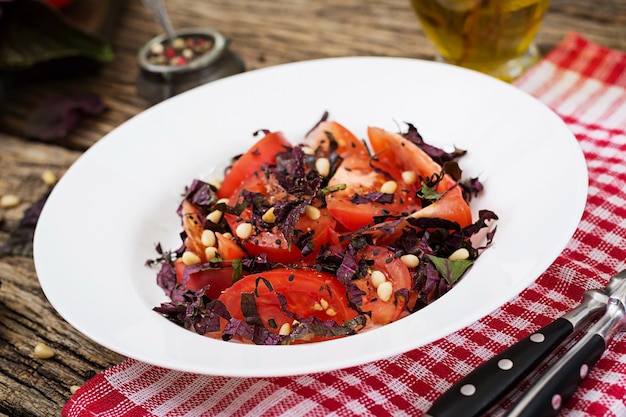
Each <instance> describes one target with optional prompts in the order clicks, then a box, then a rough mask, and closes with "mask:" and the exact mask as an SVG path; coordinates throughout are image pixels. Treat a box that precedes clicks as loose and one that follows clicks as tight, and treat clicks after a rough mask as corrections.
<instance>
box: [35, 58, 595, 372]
mask: <svg viewBox="0 0 626 417" xmlns="http://www.w3.org/2000/svg"><path fill="white" fill-rule="evenodd" d="M325 110H328V111H329V112H330V115H331V118H332V119H334V120H337V121H339V122H340V123H342V124H344V125H345V126H347V127H348V128H349V129H351V130H353V131H354V132H355V133H356V134H357V136H359V137H361V138H364V137H365V130H366V127H367V126H368V125H374V126H378V127H383V128H387V129H390V130H398V125H399V123H402V122H405V121H406V122H412V123H414V124H415V125H416V126H417V127H418V129H419V130H420V132H421V133H422V135H423V136H424V138H425V139H426V140H427V141H428V142H430V143H433V144H435V145H439V146H443V147H447V148H450V147H452V146H453V145H456V146H458V147H460V148H463V149H467V150H468V155H467V156H465V157H464V158H463V159H461V167H462V168H464V174H465V176H479V177H480V179H481V180H482V182H483V183H484V185H485V187H486V192H485V193H484V195H483V196H481V197H480V198H478V199H476V200H474V201H473V208H474V211H475V212H476V211H477V210H478V209H483V208H486V209H490V210H493V211H495V212H496V213H497V214H498V215H499V216H500V221H499V222H498V232H497V234H496V238H495V242H494V244H493V246H492V247H491V248H490V249H488V250H487V251H486V252H485V253H484V254H483V255H482V257H481V258H480V259H479V260H478V262H477V263H476V265H475V266H474V267H473V268H472V269H471V270H470V272H469V273H468V274H467V275H466V276H465V278H464V279H463V280H462V281H461V282H460V283H459V284H458V285H457V286H456V287H455V288H454V289H453V290H452V291H450V292H449V293H448V294H446V295H445V296H444V297H442V298H441V299H440V300H438V301H436V302H435V303H433V304H432V305H430V306H428V307H427V308H424V309H423V310H421V311H419V312H417V313H415V314H413V315H412V316H410V317H408V318H405V319H403V320H400V321H398V322H396V323H393V324H390V325H388V326H384V327H382V328H380V329H376V330H374V331H370V332H365V333H362V334H358V335H355V336H351V337H348V338H343V339H340V340H333V341H327V342H322V343H314V344H308V345H298V346H254V345H246V344H235V343H227V342H222V341H219V340H213V339H209V338H206V337H202V336H199V335H197V334H194V333H192V332H190V331H187V330H184V329H182V328H180V327H177V326H176V325H174V324H172V323H170V322H169V321H168V320H166V319H165V318H163V317H161V316H160V315H158V314H157V313H155V312H153V311H152V308H153V307H154V306H156V305H159V304H160V303H161V302H163V301H166V298H165V296H164V295H163V293H162V291H161V289H160V288H159V287H158V286H157V285H156V283H155V270H152V269H149V268H147V267H145V266H144V262H145V261H146V260H147V259H149V258H154V257H155V251H154V247H155V244H156V243H157V242H161V243H162V244H163V246H164V247H165V248H176V247H178V245H179V243H180V241H179V237H178V234H179V231H180V222H179V219H178V217H177V216H176V214H175V210H176V207H177V205H178V204H179V200H180V197H181V193H182V191H183V188H184V186H185V185H187V184H189V183H190V182H191V180H192V179H193V178H201V179H205V180H208V179H211V178H213V177H215V176H218V175H219V174H220V173H221V172H222V169H223V168H224V167H225V166H226V165H227V164H228V161H229V160H230V157H231V156H233V155H235V154H238V153H241V152H243V151H245V150H246V149H248V148H249V147H250V146H251V145H252V144H253V142H254V141H255V140H256V138H254V137H253V136H252V133H253V132H254V131H256V130H258V129H270V130H282V131H283V132H284V133H285V134H286V135H287V137H289V138H291V140H292V141H294V142H296V141H298V140H299V139H300V138H301V137H302V136H303V135H304V134H305V133H306V132H307V131H308V129H309V128H311V127H312V126H313V125H314V124H315V123H316V122H317V120H318V119H319V117H321V115H322V113H323V112H324V111H325ZM403 127H404V126H403ZM555 181H556V182H557V183H558V186H555V185H554V184H555ZM586 195H587V171H586V165H585V161H584V158H583V155H582V152H581V150H580V149H579V147H578V144H577V142H576V140H575V138H574V137H573V135H572V134H571V133H570V132H569V130H568V129H567V128H566V126H565V125H564V123H563V122H562V121H561V120H560V119H559V118H558V117H557V116H556V115H555V114H553V113H552V112H551V111H550V110H548V109H547V108H546V107H545V106H544V105H542V104H541V103H539V102H538V101H536V100H534V99H533V98H531V97H530V96H528V95H527V94H525V93H523V92H521V91H519V90H517V89H516V88H514V87H512V86H510V85H508V84H505V83H502V82H500V81H497V80H495V79H492V78H489V77H487V76H484V75H481V74H478V73H475V72H471V71H468V70H464V69H460V68H457V67H453V66H448V65H445V64H439V63H434V62H425V61H419V60H411V59H398V58H365V57H363V58H337V59H326V60H317V61H310V62H300V63H293V64H287V65H281V66H277V67H272V68H267V69H262V70H257V71H253V72H248V73H244V74H241V75H237V76H233V77H230V78H227V79H224V80H221V81H216V82H213V83H210V84H208V85H205V86H202V87H200V88H197V89H195V90H192V91H190V92H187V93H185V94H182V95H180V96H177V97H175V98H172V99H170V100H168V101H166V102H163V103H161V104H159V105H156V106H154V107H152V108H150V109H149V110H147V111H145V112H143V113H141V114H139V115H138V116H136V117H134V118H133V119H132V120H130V121H128V122H127V123H124V124H123V125H122V126H120V127H119V128H117V129H115V130H114V131H112V132H111V133H110V134H108V135H107V136H106V137H104V138H103V139H102V140H100V141H99V142H98V143H97V144H96V145H94V146H93V147H92V148H91V149H90V150H88V151H87V152H86V153H85V154H84V155H83V156H82V157H81V158H80V159H79V160H78V161H77V162H76V163H75V164H74V165H73V166H72V167H71V168H70V169H69V171H68V172H67V173H66V175H65V176H64V177H63V178H62V179H61V181H60V182H59V183H58V184H57V186H56V187H55V189H54V191H53V193H52V194H51V195H50V197H49V200H48V202H47V204H46V206H45V208H44V210H43V213H42V214H41V218H40V220H39V224H38V227H37V230H36V235H35V242H34V244H35V265H36V268H37V273H38V275H39V280H40V282H41V286H42V288H43V290H44V292H45V294H46V296H47V297H48V299H49V300H50V302H51V303H52V305H53V306H54V307H55V308H56V309H57V310H58V311H59V313H60V314H61V315H62V316H63V317H64V318H65V319H66V320H67V321H68V322H69V323H70V324H71V325H73V326H74V327H76V328H77V329H78V330H79V331H81V332H82V333H84V334H85V335H86V336H87V337H89V338H91V339H93V340H94V341H96V342H98V343H99V344H101V345H103V346H105V347H107V348H109V349H112V350H114V351H116V352H119V353H120V354H123V355H126V356H128V357H132V358H136V359H139V360H141V361H145V362H148V363H152V364H155V365H160V366H163V367H167V368H172V369H178V370H184V371H192V372H196V373H206V374H217V375H230V376H279V375H290V374H301V373H309V372H316V371H326V370H331V369H337V368H344V367H348V366H352V365H358V364H363V363H366V362H368V361H374V360H377V359H381V358H385V357H389V356H391V355H394V354H398V353H401V352H404V351H407V350H410V349H413V348H416V347H419V346H422V345H424V344H427V343H429V342H432V341H434V340H436V339H438V338H441V337H443V336H446V335H447V334H449V333H451V332H454V331H456V330H458V329H461V328H462V327H464V326H467V325H469V324H470V323H472V322H474V321H475V320H478V319H480V318H481V317H483V316H485V315H487V314H489V313H490V312H491V311H492V310H494V309H496V308H498V307H499V306H501V305H502V304H503V303H505V302H506V301H508V300H510V299H511V298H512V297H514V296H516V295H517V294H518V293H519V292H520V291H521V290H523V289H524V288H525V287H527V286H528V285H530V284H531V283H532V282H533V281H534V280H535V279H536V278H537V277H538V276H539V275H540V274H541V273H542V272H543V271H544V270H545V269H546V268H547V267H548V266H549V265H550V263H552V261H553V260H554V259H555V258H556V257H557V256H558V254H559V253H560V251H561V250H562V249H563V248H564V247H565V245H566V244H567V242H568V240H569V238H570V237H571V235H572V234H573V232H574V230H575V228H576V226H577V225H578V222H579V220H580V217H581V215H582V210H583V208H584V204H585V201H586Z"/></svg>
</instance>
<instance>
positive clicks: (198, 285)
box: [174, 259, 234, 299]
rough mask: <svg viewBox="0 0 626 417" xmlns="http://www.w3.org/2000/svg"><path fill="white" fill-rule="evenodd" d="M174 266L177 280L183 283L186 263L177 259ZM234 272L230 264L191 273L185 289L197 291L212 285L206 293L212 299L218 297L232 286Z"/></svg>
mask: <svg viewBox="0 0 626 417" xmlns="http://www.w3.org/2000/svg"><path fill="white" fill-rule="evenodd" d="M174 267H175V269H176V282H178V283H179V284H182V282H183V277H184V273H185V263H184V262H183V261H182V259H177V260H176V261H175V262H174ZM233 273H234V271H233V268H232V267H229V266H224V267H221V268H219V267H216V268H215V269H207V270H205V271H199V272H194V273H192V274H189V279H188V280H187V284H186V285H185V289H188V290H193V291H197V290H200V289H202V288H204V287H206V286H207V285H210V287H209V288H208V289H207V291H206V293H205V294H206V295H207V297H209V298H211V299H216V298H218V297H219V296H220V295H221V294H222V291H224V290H225V289H226V288H228V287H230V286H231V284H232V283H233Z"/></svg>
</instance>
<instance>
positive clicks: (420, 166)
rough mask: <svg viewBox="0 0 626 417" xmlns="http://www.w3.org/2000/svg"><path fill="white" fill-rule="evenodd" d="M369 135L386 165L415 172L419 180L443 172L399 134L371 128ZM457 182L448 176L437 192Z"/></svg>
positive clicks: (374, 148) (374, 147) (380, 158)
mask: <svg viewBox="0 0 626 417" xmlns="http://www.w3.org/2000/svg"><path fill="white" fill-rule="evenodd" d="M367 135H368V137H369V140H370V143H371V145H372V149H373V151H374V154H375V155H376V157H377V158H378V160H379V161H380V162H381V163H382V164H384V165H391V166H396V167H398V169H400V170H401V171H413V172H415V173H416V174H417V176H418V181H417V183H418V185H419V183H420V181H419V178H420V177H421V178H427V177H430V176H432V175H433V174H439V173H440V172H441V166H440V165H439V164H438V163H436V162H435V161H433V160H432V158H431V157H430V156H428V154H427V153H426V152H424V151H423V150H422V149H420V147H419V146H417V145H416V144H414V143H413V142H411V141H409V140H406V139H405V138H404V137H402V135H400V134H398V133H393V132H388V131H386V130H384V129H381V128H378V127H369V128H368V129H367ZM454 184H455V181H454V180H453V179H452V178H451V177H450V176H449V175H446V176H445V178H444V179H443V180H442V181H441V182H440V183H439V184H438V187H437V191H438V192H443V191H445V190H447V189H448V188H450V187H452V186H453V185H454Z"/></svg>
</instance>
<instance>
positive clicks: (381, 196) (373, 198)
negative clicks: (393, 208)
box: [350, 191, 393, 204]
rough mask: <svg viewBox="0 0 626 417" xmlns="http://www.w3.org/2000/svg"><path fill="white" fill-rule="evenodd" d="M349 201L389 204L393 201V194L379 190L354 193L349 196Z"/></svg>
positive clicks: (354, 202)
mask: <svg viewBox="0 0 626 417" xmlns="http://www.w3.org/2000/svg"><path fill="white" fill-rule="evenodd" d="M350 202H352V204H367V203H381V204H391V203H393V194H386V193H383V192H380V191H372V192H370V193H367V194H364V195H359V194H354V195H353V196H352V197H350Z"/></svg>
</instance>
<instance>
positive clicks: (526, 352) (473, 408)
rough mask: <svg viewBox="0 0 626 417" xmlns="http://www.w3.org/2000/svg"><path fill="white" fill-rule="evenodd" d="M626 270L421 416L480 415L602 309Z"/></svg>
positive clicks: (468, 378) (623, 279) (624, 278)
mask: <svg viewBox="0 0 626 417" xmlns="http://www.w3.org/2000/svg"><path fill="white" fill-rule="evenodd" d="M625 283H626V270H625V271H621V272H620V273H618V274H616V275H615V276H613V277H612V278H611V279H610V281H609V283H608V285H607V286H606V287H605V288H604V289H602V290H600V289H594V290H589V291H586V292H585V294H584V297H583V301H582V302H581V303H580V304H579V305H578V306H577V307H575V308H573V309H572V310H570V311H569V312H567V313H565V314H564V315H562V316H561V317H560V318H558V319H556V320H555V321H553V322H552V323H550V324H548V325H546V326H544V327H543V328H541V329H539V330H537V331H536V332H534V333H533V334H531V335H529V336H527V337H526V338H524V339H522V340H520V341H519V342H517V343H516V344H514V345H512V346H510V347H509V348H507V349H505V350H504V351H502V352H501V353H499V354H498V355H496V356H494V357H493V358H491V359H490V360H488V361H486V362H485V363H483V364H482V365H481V366H479V367H478V368H476V369H475V370H473V371H472V372H471V373H470V374H468V375H467V376H465V377H464V378H462V379H461V380H460V381H458V382H457V383H456V384H454V385H453V386H452V387H451V388H450V389H448V391H446V392H445V393H444V394H443V395H442V396H441V397H439V398H438V399H437V400H436V401H435V402H434V403H433V405H432V406H431V408H430V409H429V410H428V411H427V412H426V414H425V415H424V417H457V416H461V415H462V416H464V417H472V416H480V415H482V414H483V413H484V412H485V411H487V410H488V409H489V408H491V407H492V406H493V405H495V404H496V403H497V402H498V401H500V400H501V399H502V398H504V397H505V396H506V395H507V394H508V393H509V392H510V391H511V390H512V389H513V388H514V387H515V386H517V385H518V384H519V383H521V382H522V381H523V380H524V379H525V378H526V377H528V376H529V375H530V374H531V373H532V372H533V371H534V370H535V369H536V368H537V367H538V365H539V364H541V363H542V362H543V361H544V360H545V359H546V358H548V357H549V356H550V355H551V354H552V353H554V352H555V351H556V350H557V348H558V347H560V346H561V345H562V344H563V342H565V340H567V339H568V337H569V336H571V335H572V334H574V333H575V332H577V331H578V330H580V329H581V328H582V327H583V326H584V325H586V324H587V323H589V322H590V321H591V320H592V319H595V318H596V317H597V316H598V315H600V314H602V312H603V311H604V310H605V309H606V305H607V302H608V299H609V296H608V294H610V293H612V292H614V291H615V290H616V289H617V288H620V287H621V286H623V285H626V284H625Z"/></svg>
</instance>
